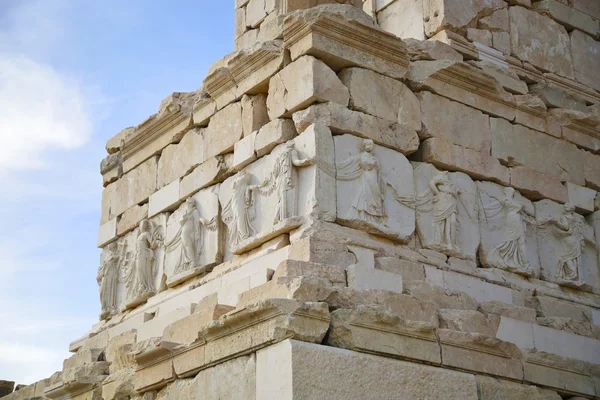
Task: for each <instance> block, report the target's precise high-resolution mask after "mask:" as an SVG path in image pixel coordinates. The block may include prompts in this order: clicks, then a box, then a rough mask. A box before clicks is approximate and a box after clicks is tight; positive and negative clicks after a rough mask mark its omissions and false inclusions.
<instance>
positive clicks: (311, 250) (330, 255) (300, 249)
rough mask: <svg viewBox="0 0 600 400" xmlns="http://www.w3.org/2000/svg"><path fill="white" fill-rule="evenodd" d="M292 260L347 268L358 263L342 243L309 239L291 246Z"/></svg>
mask: <svg viewBox="0 0 600 400" xmlns="http://www.w3.org/2000/svg"><path fill="white" fill-rule="evenodd" d="M290 259H292V260H300V261H309V262H315V263H321V264H329V265H338V266H341V267H344V268H345V267H347V266H349V265H352V264H354V263H356V256H354V254H352V253H350V252H349V251H348V247H347V246H346V245H344V244H342V243H334V242H329V241H326V240H319V239H316V238H312V237H307V238H303V239H299V240H295V241H294V243H292V244H291V245H290Z"/></svg>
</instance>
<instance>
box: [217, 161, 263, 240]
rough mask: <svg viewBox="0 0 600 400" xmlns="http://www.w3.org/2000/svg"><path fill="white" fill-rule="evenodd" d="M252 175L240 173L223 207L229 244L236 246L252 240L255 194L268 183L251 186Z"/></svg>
mask: <svg viewBox="0 0 600 400" xmlns="http://www.w3.org/2000/svg"><path fill="white" fill-rule="evenodd" d="M251 180H252V175H250V174H249V173H247V172H244V171H242V172H240V173H238V174H237V175H236V176H235V177H234V178H233V183H232V195H231V198H230V199H229V200H228V201H227V202H226V203H225V204H223V202H221V206H222V207H223V212H222V215H223V222H224V223H225V224H226V225H227V229H228V231H229V243H230V245H231V246H236V245H238V244H239V243H241V242H243V241H244V240H247V239H250V238H251V237H252V236H253V235H254V234H255V233H256V230H255V229H254V227H253V226H252V221H254V218H255V215H256V214H255V210H254V196H255V192H256V191H257V190H258V189H260V188H264V187H265V186H266V184H267V181H265V182H263V183H262V184H260V185H250V182H251Z"/></svg>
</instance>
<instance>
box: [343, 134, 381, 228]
mask: <svg viewBox="0 0 600 400" xmlns="http://www.w3.org/2000/svg"><path fill="white" fill-rule="evenodd" d="M373 145H374V144H373V141H372V140H370V139H365V140H363V141H362V143H361V148H360V152H359V153H358V154H357V155H355V156H353V157H350V158H349V159H347V160H345V161H343V162H341V163H339V164H337V179H339V180H345V181H352V180H357V181H358V185H357V187H356V194H355V197H354V201H353V202H352V209H351V210H350V213H349V218H352V219H357V220H362V221H365V222H368V223H370V224H373V225H376V226H377V225H383V224H384V222H385V221H384V217H385V209H384V206H383V193H382V186H381V180H380V171H379V161H378V160H377V158H375V156H374V155H373Z"/></svg>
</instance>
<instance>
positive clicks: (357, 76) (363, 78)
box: [339, 68, 421, 130]
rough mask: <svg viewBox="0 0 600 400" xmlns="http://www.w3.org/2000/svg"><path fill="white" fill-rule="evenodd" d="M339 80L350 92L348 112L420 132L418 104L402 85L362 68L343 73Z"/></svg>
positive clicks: (409, 91) (410, 92) (348, 69)
mask: <svg viewBox="0 0 600 400" xmlns="http://www.w3.org/2000/svg"><path fill="white" fill-rule="evenodd" d="M339 77H340V79H341V81H342V83H343V84H344V85H346V86H347V87H348V89H349V90H350V109H352V110H355V111H360V112H363V113H366V114H370V115H373V116H376V117H380V118H383V119H387V120H389V121H395V122H399V123H400V124H403V125H405V126H406V127H408V128H409V129H412V130H419V129H420V128H421V114H420V106H419V101H418V99H417V98H416V96H415V95H414V94H413V93H412V91H411V90H410V89H409V88H408V87H406V86H405V85H404V84H403V83H401V82H399V81H397V80H395V79H392V78H389V77H386V76H384V75H381V74H378V73H376V72H373V71H369V70H367V69H363V68H347V69H344V70H342V72H340V74H339Z"/></svg>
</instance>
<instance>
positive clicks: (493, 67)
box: [470, 61, 529, 95]
mask: <svg viewBox="0 0 600 400" xmlns="http://www.w3.org/2000/svg"><path fill="white" fill-rule="evenodd" d="M470 63H471V64H473V65H476V66H477V67H479V68H481V69H482V70H483V71H484V72H485V73H486V74H488V75H491V76H493V77H494V78H495V79H496V80H497V81H498V83H499V84H500V85H502V87H503V88H504V89H506V90H507V91H508V92H510V93H514V94H517V95H524V94H527V92H528V91H529V89H528V88H527V83H525V82H523V81H521V80H519V75H517V73H516V72H513V71H511V70H510V69H508V68H506V67H505V66H500V65H498V64H496V63H491V62H489V61H470Z"/></svg>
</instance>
